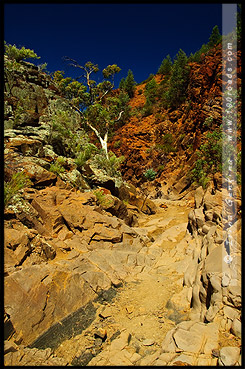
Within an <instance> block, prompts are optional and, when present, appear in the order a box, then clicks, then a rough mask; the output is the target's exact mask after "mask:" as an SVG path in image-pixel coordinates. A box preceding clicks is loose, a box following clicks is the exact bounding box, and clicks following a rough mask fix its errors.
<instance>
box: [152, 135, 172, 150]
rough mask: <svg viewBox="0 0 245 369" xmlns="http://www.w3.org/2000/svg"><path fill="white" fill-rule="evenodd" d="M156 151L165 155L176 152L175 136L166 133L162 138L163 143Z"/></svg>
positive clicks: (157, 146)
mask: <svg viewBox="0 0 245 369" xmlns="http://www.w3.org/2000/svg"><path fill="white" fill-rule="evenodd" d="M156 149H158V150H161V151H163V152H164V153H170V152H175V151H176V148H175V147H174V146H173V135H172V134H171V133H166V134H165V135H164V136H163V137H162V138H161V143H160V144H157V145H156Z"/></svg>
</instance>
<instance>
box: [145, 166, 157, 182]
mask: <svg viewBox="0 0 245 369" xmlns="http://www.w3.org/2000/svg"><path fill="white" fill-rule="evenodd" d="M156 175H157V173H156V172H155V171H154V170H153V169H152V168H150V169H147V170H146V171H145V172H144V176H145V178H146V179H147V180H148V181H153V180H154V179H155V178H156Z"/></svg>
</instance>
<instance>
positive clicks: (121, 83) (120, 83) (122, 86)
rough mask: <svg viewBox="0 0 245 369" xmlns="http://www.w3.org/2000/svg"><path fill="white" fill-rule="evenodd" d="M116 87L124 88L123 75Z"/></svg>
mask: <svg viewBox="0 0 245 369" xmlns="http://www.w3.org/2000/svg"><path fill="white" fill-rule="evenodd" d="M118 87H119V88H120V90H124V89H125V78H124V77H123V78H122V79H121V81H120V82H119V86H118Z"/></svg>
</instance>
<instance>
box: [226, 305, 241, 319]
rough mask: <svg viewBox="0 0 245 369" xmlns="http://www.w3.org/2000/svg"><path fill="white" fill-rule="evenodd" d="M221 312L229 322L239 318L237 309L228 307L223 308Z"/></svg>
mask: <svg viewBox="0 0 245 369" xmlns="http://www.w3.org/2000/svg"><path fill="white" fill-rule="evenodd" d="M223 311H224V315H225V316H226V317H227V318H229V319H231V320H234V319H235V318H237V317H238V316H239V312H238V311H237V309H233V308H232V307H230V306H224V308H223Z"/></svg>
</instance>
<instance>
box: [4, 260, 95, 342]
mask: <svg viewBox="0 0 245 369" xmlns="http://www.w3.org/2000/svg"><path fill="white" fill-rule="evenodd" d="M68 295H69V299H67V296H68ZM94 296H95V294H94V292H93V291H92V289H91V287H89V285H88V284H87V283H86V282H85V281H84V279H83V278H82V277H81V275H79V274H78V273H77V272H76V271H74V272H73V273H71V272H69V271H67V270H66V271H65V270H63V268H61V269H57V268H54V266H52V265H50V266H49V265H42V266H39V265H32V266H30V267H26V268H24V269H23V270H20V271H17V272H15V273H12V275H11V276H8V277H6V279H5V303H6V312H7V313H8V314H9V315H10V317H11V321H12V323H13V326H14V327H15V330H16V332H17V333H18V332H20V331H22V333H23V342H24V343H25V344H30V343H32V342H33V341H34V340H35V339H36V338H37V337H38V336H39V335H41V334H42V333H43V332H44V331H45V330H47V329H48V328H49V327H50V326H52V324H54V323H56V322H57V321H59V320H61V319H62V318H64V317H65V316H66V315H68V314H70V313H72V312H74V311H76V310H77V309H78V308H80V307H81V306H84V305H85V304H86V303H87V302H88V301H90V300H91V299H93V298H94ZM27 316H28V319H27V318H26V317H27Z"/></svg>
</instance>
